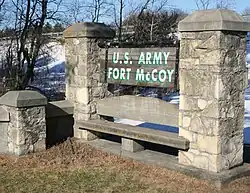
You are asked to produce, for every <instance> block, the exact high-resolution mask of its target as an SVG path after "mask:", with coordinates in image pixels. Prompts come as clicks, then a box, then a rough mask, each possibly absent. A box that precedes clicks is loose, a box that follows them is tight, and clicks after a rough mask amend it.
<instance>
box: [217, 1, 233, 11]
mask: <svg viewBox="0 0 250 193" xmlns="http://www.w3.org/2000/svg"><path fill="white" fill-rule="evenodd" d="M234 3H235V2H234V0H216V8H217V9H233V7H234Z"/></svg>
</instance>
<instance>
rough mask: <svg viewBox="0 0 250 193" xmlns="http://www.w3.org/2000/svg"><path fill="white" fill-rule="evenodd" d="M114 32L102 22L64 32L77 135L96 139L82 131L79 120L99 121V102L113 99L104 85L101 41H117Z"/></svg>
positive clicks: (69, 93)
mask: <svg viewBox="0 0 250 193" xmlns="http://www.w3.org/2000/svg"><path fill="white" fill-rule="evenodd" d="M113 36H114V33H113V31H112V30H111V29H110V28H108V27H107V26H105V25H104V24H99V23H79V24H74V25H73V26H71V27H69V28H68V29H66V30H65V32H64V38H65V54H66V99H67V100H69V101H72V102H73V103H74V120H75V124H74V136H75V137H77V138H86V139H93V138H95V137H94V136H95V135H93V134H92V133H90V132H89V131H84V130H79V129H78V127H77V121H80V120H90V119H98V118H99V116H98V115H97V114H96V101H97V100H99V99H101V98H104V97H107V96H110V95H111V93H110V92H108V89H107V86H108V85H107V84H106V83H101V75H102V73H103V72H102V71H101V68H100V60H99V56H100V52H101V48H100V47H99V46H98V39H107V38H113Z"/></svg>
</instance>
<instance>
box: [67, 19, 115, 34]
mask: <svg viewBox="0 0 250 193" xmlns="http://www.w3.org/2000/svg"><path fill="white" fill-rule="evenodd" d="M63 36H64V37H65V38H81V37H89V38H91V37H92V38H113V37H114V36H115V31H114V30H112V29H111V28H109V27H107V26H106V25H105V24H104V23H91V22H83V23H76V24H74V25H72V26H70V27H69V28H67V29H66V30H65V31H64V32H63Z"/></svg>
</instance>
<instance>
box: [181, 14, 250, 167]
mask: <svg viewBox="0 0 250 193" xmlns="http://www.w3.org/2000/svg"><path fill="white" fill-rule="evenodd" d="M201 13H203V14H204V18H205V19H207V22H208V21H209V17H208V16H209V15H210V14H211V13H214V14H215V15H217V16H216V17H215V18H213V20H217V21H221V25H223V22H224V19H226V18H229V19H230V18H231V17H232V19H234V20H237V22H238V23H237V25H236V26H235V30H236V31H232V29H233V28H232V29H231V28H228V30H227V28H222V27H220V26H215V27H214V29H212V28H210V27H208V28H207V29H204V30H216V29H217V31H199V30H201V28H199V27H198V26H199V25H201V23H202V22H201V23H199V22H200V21H201V20H202V19H204V18H199V17H198V16H201V15H200V14H201ZM206 14H208V16H207V15H206ZM225 14H231V15H225ZM224 16H225V17H224ZM189 18H190V20H188V19H186V20H184V21H183V22H182V23H181V24H180V26H182V28H181V30H182V31H189V30H186V29H187V28H185V27H186V25H184V24H187V23H188V22H187V21H190V22H191V23H192V22H193V23H194V24H193V25H192V26H193V27H194V29H193V31H192V32H191V31H190V32H182V33H181V37H182V39H181V48H180V70H179V72H180V74H179V75H180V113H179V128H180V130H179V135H180V136H182V137H184V138H186V139H188V140H189V141H190V149H189V150H188V151H187V152H185V151H180V153H179V163H181V164H184V165H190V166H195V167H198V168H201V169H205V170H208V171H211V172H221V171H223V170H228V169H230V168H233V167H235V166H238V165H240V164H242V162H243V127H244V89H245V88H246V86H247V79H246V77H247V69H246V61H245V58H246V32H242V31H244V29H245V30H247V29H246V28H244V29H242V30H239V29H238V26H239V23H240V20H241V18H240V16H237V17H236V15H235V13H234V12H231V11H225V10H220V11H219V10H215V11H211V10H210V11H203V12H195V13H194V14H193V15H191V16H190V17H189ZM196 21H197V22H196ZM204 25H205V24H204ZM242 25H244V24H243V23H242ZM206 26H207V25H206ZM231 27H232V26H231ZM184 28H185V29H184ZM196 29H197V30H196ZM221 30H227V31H221Z"/></svg>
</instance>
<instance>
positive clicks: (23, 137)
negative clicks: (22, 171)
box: [0, 91, 47, 155]
mask: <svg viewBox="0 0 250 193" xmlns="http://www.w3.org/2000/svg"><path fill="white" fill-rule="evenodd" d="M46 104H47V99H46V98H45V97H44V96H42V95H41V94H39V93H37V92H35V91H10V92H8V93H6V94H5V95H3V96H2V97H1V98H0V105H1V109H2V110H1V111H2V112H3V113H4V114H5V119H3V117H2V118H1V119H0V128H1V129H2V130H3V131H4V132H3V133H1V137H0V138H1V139H0V141H1V143H0V144H1V149H2V150H1V152H2V153H7V154H14V155H24V154H27V153H30V152H37V151H41V150H45V148H46V142H45V141H46V122H45V105H46ZM8 117H9V119H8Z"/></svg>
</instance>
